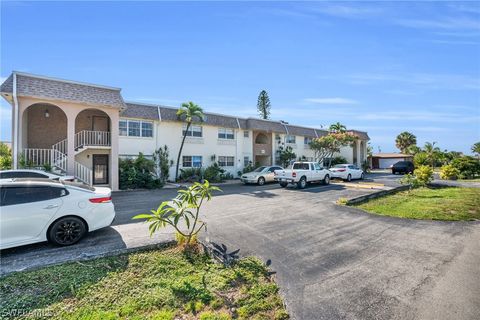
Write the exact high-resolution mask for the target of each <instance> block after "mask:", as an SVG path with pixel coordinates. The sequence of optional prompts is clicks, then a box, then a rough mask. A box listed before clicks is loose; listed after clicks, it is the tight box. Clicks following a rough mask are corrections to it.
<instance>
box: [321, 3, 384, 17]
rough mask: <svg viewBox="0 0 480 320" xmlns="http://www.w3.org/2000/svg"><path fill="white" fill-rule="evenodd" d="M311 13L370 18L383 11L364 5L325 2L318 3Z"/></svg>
mask: <svg viewBox="0 0 480 320" xmlns="http://www.w3.org/2000/svg"><path fill="white" fill-rule="evenodd" d="M312 11H314V12H318V13H323V14H326V15H330V16H334V17H342V18H364V17H371V16H373V15H378V14H380V13H382V12H383V10H382V9H380V8H379V7H368V6H365V5H361V6H357V5H354V6H352V5H346V4H341V5H339V4H328V3H325V2H323V3H322V2H321V3H318V6H315V7H314V8H313V9H312Z"/></svg>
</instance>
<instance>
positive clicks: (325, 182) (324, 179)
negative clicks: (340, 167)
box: [323, 174, 330, 185]
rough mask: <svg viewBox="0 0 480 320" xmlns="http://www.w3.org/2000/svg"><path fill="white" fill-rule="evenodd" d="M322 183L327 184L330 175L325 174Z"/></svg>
mask: <svg viewBox="0 0 480 320" xmlns="http://www.w3.org/2000/svg"><path fill="white" fill-rule="evenodd" d="M323 184H324V185H329V184H330V176H329V175H328V174H327V175H326V176H325V178H323Z"/></svg>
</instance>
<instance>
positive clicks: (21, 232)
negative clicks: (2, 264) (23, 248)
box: [0, 185, 67, 247]
mask: <svg viewBox="0 0 480 320" xmlns="http://www.w3.org/2000/svg"><path fill="white" fill-rule="evenodd" d="M66 194H67V190H66V189H64V188H60V187H51V186H32V185H23V186H22V185H21V186H18V185H17V186H2V188H1V197H2V201H1V204H0V205H1V213H0V231H1V232H0V241H1V246H2V247H4V246H9V245H13V244H19V245H20V244H22V243H28V242H30V241H32V240H34V239H36V238H38V237H39V236H40V233H41V232H42V230H44V228H45V227H46V226H47V225H48V223H49V222H50V221H51V220H52V218H53V217H54V215H55V214H56V213H57V211H58V209H59V208H60V207H61V205H62V202H63V201H62V197H63V196H65V195H66Z"/></svg>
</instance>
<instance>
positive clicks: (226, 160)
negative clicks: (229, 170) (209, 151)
mask: <svg viewBox="0 0 480 320" xmlns="http://www.w3.org/2000/svg"><path fill="white" fill-rule="evenodd" d="M218 165H219V166H220V167H233V166H234V165H235V157H225V156H219V157H218Z"/></svg>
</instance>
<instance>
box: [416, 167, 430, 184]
mask: <svg viewBox="0 0 480 320" xmlns="http://www.w3.org/2000/svg"><path fill="white" fill-rule="evenodd" d="M413 174H414V175H415V177H416V178H417V180H418V184H419V185H420V186H422V187H424V186H426V185H427V184H429V183H430V182H432V180H433V169H432V167H430V166H420V167H418V168H417V169H415V171H413Z"/></svg>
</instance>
